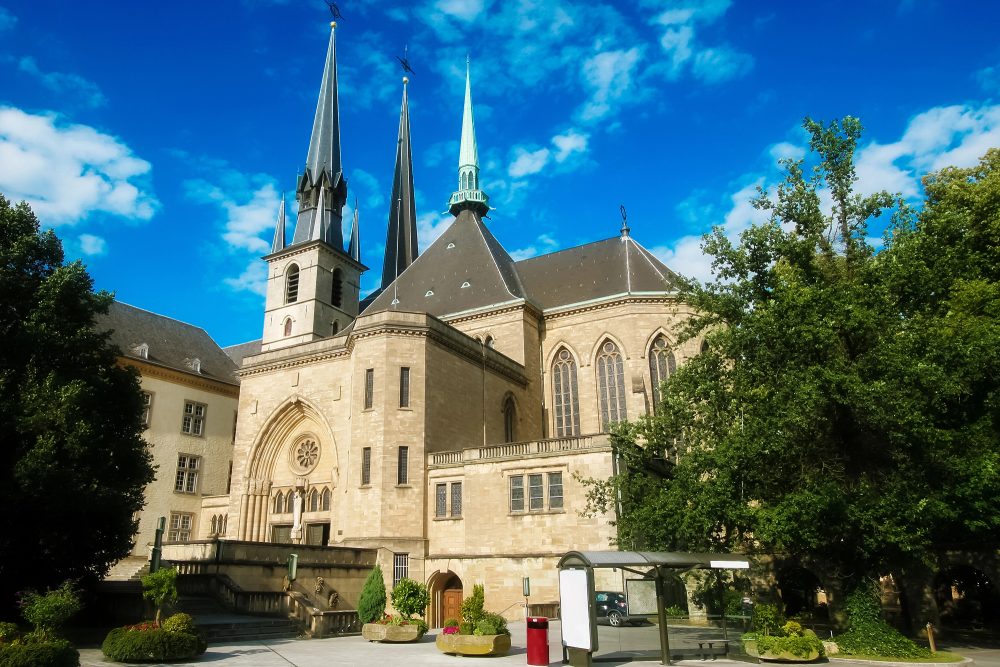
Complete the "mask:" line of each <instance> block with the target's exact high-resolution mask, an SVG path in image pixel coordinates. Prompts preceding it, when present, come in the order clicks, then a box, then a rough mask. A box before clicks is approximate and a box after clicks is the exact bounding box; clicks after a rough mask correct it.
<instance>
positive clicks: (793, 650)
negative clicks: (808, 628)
mask: <svg viewBox="0 0 1000 667" xmlns="http://www.w3.org/2000/svg"><path fill="white" fill-rule="evenodd" d="M757 648H758V650H759V651H760V653H761V655H763V654H765V653H772V654H773V653H790V654H792V655H793V656H795V657H796V658H808V657H809V655H810V654H811V653H812V652H813V651H816V652H818V653H819V656H820V657H823V642H821V641H820V640H819V637H817V636H816V635H812V636H799V635H795V636H789V637H775V636H772V635H760V636H758V637H757Z"/></svg>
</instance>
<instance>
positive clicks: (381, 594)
mask: <svg viewBox="0 0 1000 667" xmlns="http://www.w3.org/2000/svg"><path fill="white" fill-rule="evenodd" d="M383 614H385V580H383V579H382V568H381V567H379V566H378V565H377V564H376V565H375V567H374V568H373V569H372V571H371V573H370V574H369V575H368V578H367V579H365V585H364V586H363V587H362V588H361V599H359V600H358V618H360V619H361V622H362V623H372V622H374V621H377V620H378V619H380V618H382V615H383Z"/></svg>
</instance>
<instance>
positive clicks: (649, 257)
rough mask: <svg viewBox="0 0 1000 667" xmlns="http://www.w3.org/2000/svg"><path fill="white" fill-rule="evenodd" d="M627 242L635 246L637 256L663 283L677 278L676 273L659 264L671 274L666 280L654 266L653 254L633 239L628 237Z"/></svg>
mask: <svg viewBox="0 0 1000 667" xmlns="http://www.w3.org/2000/svg"><path fill="white" fill-rule="evenodd" d="M629 240H630V241H632V243H634V244H635V247H636V249H637V250H639V254H640V255H642V257H643V259H645V260H646V261H647V262H649V265H650V266H651V267H653V270H654V271H656V274H657V275H658V276H660V278H662V279H663V281H664V282H671V279H673V278H677V277H679V276H678V274H677V272H676V271H674V270H673V269H671V268H670V267H669V266H667V265H666V264H664V263H663V262H660V263H661V264H662V265H663V268H665V269H666V270H667V272H668V273H670V274H671V276H670V278H668V277H667V276H665V275H663V272H662V271H660V269H659V268H658V267H657V266H656V263H655V262H653V259H655V258H656V256H655V255H653V253H651V252H650V251H649V250H648V249H646V247H645V246H643V245H642V244H641V243H639V242H638V241H636V240H635V239H632V238H631V237H629ZM657 261H659V260H658V259H657Z"/></svg>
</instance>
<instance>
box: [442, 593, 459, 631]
mask: <svg viewBox="0 0 1000 667" xmlns="http://www.w3.org/2000/svg"><path fill="white" fill-rule="evenodd" d="M461 617H462V589H461V588H449V589H448V590H445V591H442V592H441V622H442V623H444V622H445V621H446V620H448V619H449V618H461Z"/></svg>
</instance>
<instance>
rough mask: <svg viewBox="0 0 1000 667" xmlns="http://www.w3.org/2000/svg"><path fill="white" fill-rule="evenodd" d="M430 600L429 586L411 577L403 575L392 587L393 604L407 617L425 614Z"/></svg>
mask: <svg viewBox="0 0 1000 667" xmlns="http://www.w3.org/2000/svg"><path fill="white" fill-rule="evenodd" d="M430 602H431V597H430V594H429V593H428V592H427V587H426V586H424V585H423V584H421V583H420V582H417V581H414V580H413V579H410V578H409V577H403V578H402V579H400V580H399V581H397V582H396V585H395V586H393V588H392V606H393V607H395V608H396V611H398V612H399V613H400V614H402V615H403V616H404V617H406V618H411V617H413V616H423V615H424V610H425V609H427V605H429V604H430Z"/></svg>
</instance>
